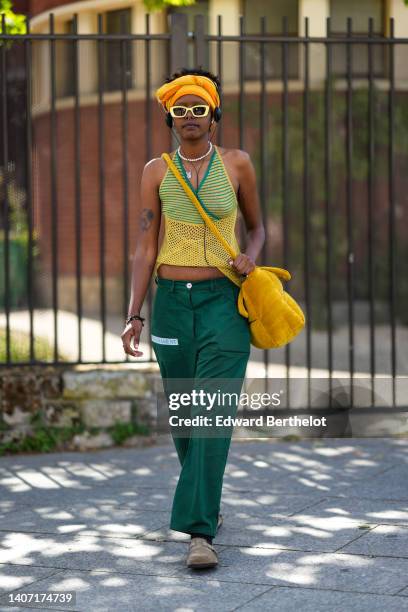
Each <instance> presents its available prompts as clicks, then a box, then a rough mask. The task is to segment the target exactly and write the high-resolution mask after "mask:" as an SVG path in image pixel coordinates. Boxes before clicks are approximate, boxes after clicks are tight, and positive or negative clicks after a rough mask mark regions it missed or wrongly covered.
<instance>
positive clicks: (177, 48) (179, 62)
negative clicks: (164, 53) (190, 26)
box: [170, 13, 188, 72]
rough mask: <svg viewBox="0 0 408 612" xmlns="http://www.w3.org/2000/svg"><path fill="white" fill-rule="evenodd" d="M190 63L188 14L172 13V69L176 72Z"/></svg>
mask: <svg viewBox="0 0 408 612" xmlns="http://www.w3.org/2000/svg"><path fill="white" fill-rule="evenodd" d="M187 63H188V30H187V15H185V14H184V13H171V14H170V70H171V72H175V71H176V70H180V68H182V67H183V66H187Z"/></svg>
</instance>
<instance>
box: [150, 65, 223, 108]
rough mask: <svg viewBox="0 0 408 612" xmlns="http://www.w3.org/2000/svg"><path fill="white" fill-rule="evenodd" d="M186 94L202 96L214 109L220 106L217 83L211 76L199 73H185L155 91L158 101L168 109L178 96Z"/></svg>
mask: <svg viewBox="0 0 408 612" xmlns="http://www.w3.org/2000/svg"><path fill="white" fill-rule="evenodd" d="M186 94H195V95H196V96H200V98H203V99H204V100H205V101H206V102H207V103H208V104H209V105H210V107H211V108H212V109H213V110H214V108H215V107H216V106H220V97H219V95H218V91H217V88H216V86H215V83H214V82H213V81H212V80H211V79H210V78H208V77H206V76H201V75H198V74H185V75H184V76H181V77H178V78H177V79H174V81H170V83H165V84H164V85H162V86H161V87H159V89H157V90H156V92H155V96H156V99H157V101H158V102H160V104H161V105H162V106H163V107H164V109H165V110H166V111H168V110H169V108H170V107H171V106H173V104H174V103H175V101H176V100H178V98H181V96H185V95H186Z"/></svg>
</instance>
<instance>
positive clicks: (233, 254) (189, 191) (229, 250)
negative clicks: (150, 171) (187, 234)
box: [161, 153, 237, 259]
mask: <svg viewBox="0 0 408 612" xmlns="http://www.w3.org/2000/svg"><path fill="white" fill-rule="evenodd" d="M161 156H162V158H163V159H164V160H165V161H166V162H167V164H168V165H169V166H170V168H171V169H172V171H173V174H175V176H176V178H177V179H178V181H179V183H180V185H181V186H182V187H183V189H184V191H185V192H186V194H187V195H188V197H189V198H190V200H191V201H192V202H193V204H194V206H195V207H196V208H197V210H198V212H199V213H200V215H201V216H202V218H203V219H204V221H205V223H207V225H208V227H209V228H210V230H211V231H212V232H213V234H214V235H215V236H216V237H217V238H218V240H219V241H220V242H221V244H222V246H223V247H224V249H225V250H226V251H227V253H229V254H230V255H231V257H232V259H235V258H236V256H237V253H236V252H235V251H234V249H233V248H232V247H231V246H230V245H229V244H228V242H227V241H226V240H225V238H224V236H223V235H222V234H221V232H220V231H219V229H218V227H216V225H215V224H214V223H213V222H212V221H211V219H210V217H209V216H208V215H207V213H206V212H205V210H204V208H203V207H202V206H201V204H200V202H199V201H198V199H197V197H196V195H195V194H194V192H193V191H192V189H191V188H190V187H189V185H187V183H186V181H185V180H184V179H183V177H182V176H181V173H180V171H179V169H178V168H177V166H176V164H175V163H174V162H173V160H172V159H171V157H170V155H168V153H162V155H161Z"/></svg>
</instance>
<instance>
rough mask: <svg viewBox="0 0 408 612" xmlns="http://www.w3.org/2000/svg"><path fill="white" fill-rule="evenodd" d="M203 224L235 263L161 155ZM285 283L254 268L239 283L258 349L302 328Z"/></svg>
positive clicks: (273, 271)
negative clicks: (285, 288) (202, 220)
mask: <svg viewBox="0 0 408 612" xmlns="http://www.w3.org/2000/svg"><path fill="white" fill-rule="evenodd" d="M162 158H163V159H164V160H165V161H166V162H167V164H168V166H169V167H170V168H171V170H172V171H173V173H174V175H175V176H176V178H177V179H178V181H179V182H180V184H181V186H182V187H183V189H184V191H185V192H186V193H187V195H188V196H189V198H190V199H191V201H192V202H193V204H194V205H195V206H196V208H197V210H198V212H199V213H200V215H201V217H202V218H203V219H204V221H205V223H206V224H207V225H208V227H209V228H210V229H211V231H212V232H213V233H214V235H215V236H216V237H217V238H218V240H219V241H220V242H221V244H222V245H223V247H224V249H225V250H226V251H227V252H228V253H229V254H230V256H231V257H232V259H235V258H236V256H237V253H235V251H234V249H233V248H232V247H231V246H230V245H229V244H228V242H227V241H226V240H225V238H224V237H223V235H222V234H221V232H220V231H219V230H218V228H217V227H216V225H215V224H214V223H213V221H212V220H211V219H210V217H209V216H208V215H207V213H206V212H205V210H204V209H203V207H202V206H201V204H200V202H199V200H198V199H197V197H196V195H195V194H194V192H193V191H192V189H191V188H190V186H189V185H188V184H187V183H186V181H185V180H184V179H183V177H182V176H181V174H180V172H179V170H178V168H177V166H176V165H175V164H174V162H173V160H172V159H171V158H170V156H169V155H168V154H167V153H162ZM280 278H281V279H283V280H289V279H290V278H291V275H290V273H289V272H288V271H287V270H285V269H283V268H275V267H271V266H255V268H254V269H253V270H252V272H250V273H249V274H248V275H247V276H246V278H245V279H244V280H243V281H242V284H241V288H240V292H239V295H238V311H239V313H240V314H241V315H242V316H243V317H246V318H247V319H248V322H249V327H250V334H251V344H253V345H254V346H256V347H257V348H261V349H269V348H279V347H281V346H284V345H285V344H287V343H288V342H291V341H292V340H293V339H294V338H295V336H297V335H298V333H299V332H300V331H301V330H302V329H303V327H304V325H305V316H304V314H303V311H302V309H301V308H300V306H299V304H298V303H297V302H296V301H295V300H294V299H293V298H292V297H291V296H290V295H289V294H288V293H287V292H286V291H284V289H283V286H282V282H281V281H280V280H279V279H280Z"/></svg>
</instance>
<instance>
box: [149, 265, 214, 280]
mask: <svg viewBox="0 0 408 612" xmlns="http://www.w3.org/2000/svg"><path fill="white" fill-rule="evenodd" d="M157 276H158V277H159V278H168V279H170V280H206V279H207V278H219V277H221V276H225V275H224V274H223V273H222V272H221V271H220V270H219V269H218V268H215V267H213V266H207V267H204V266H203V267H201V266H200V267H197V266H172V265H170V264H160V266H159V267H158V268H157Z"/></svg>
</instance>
